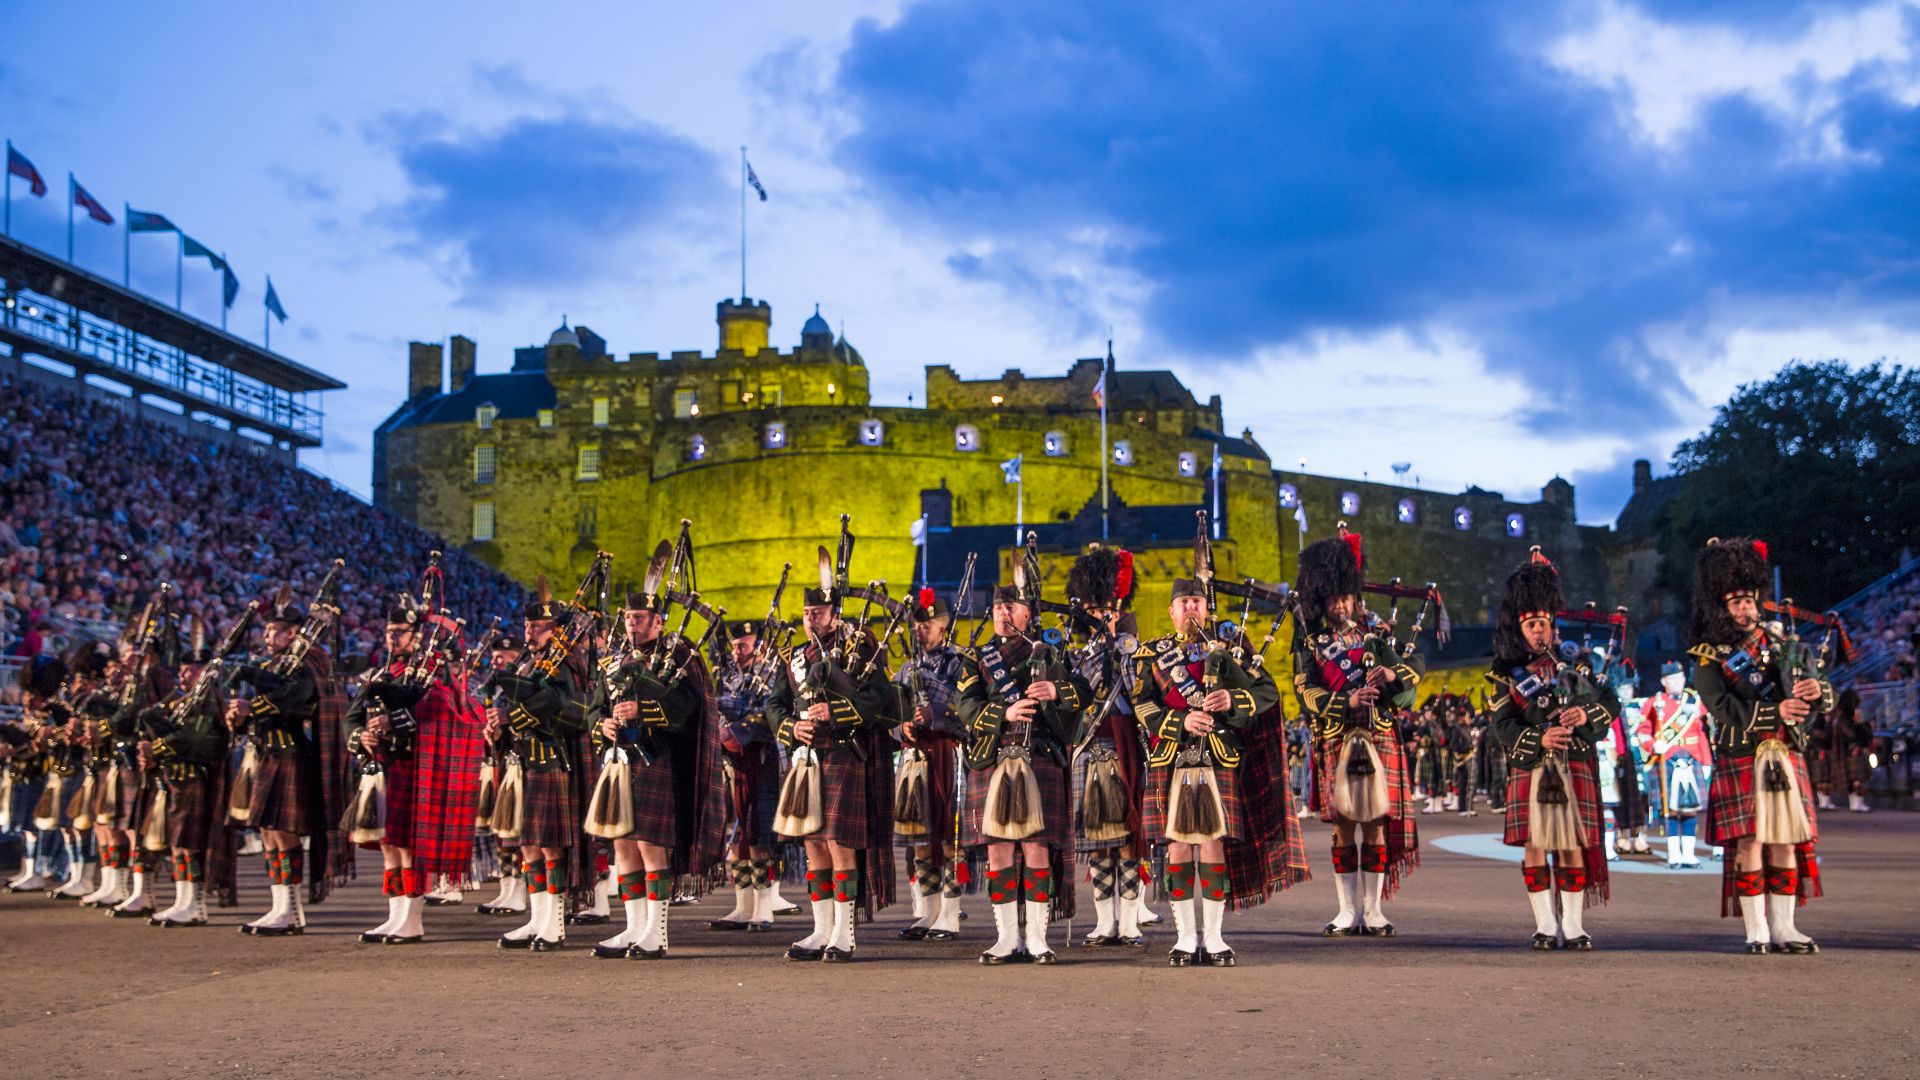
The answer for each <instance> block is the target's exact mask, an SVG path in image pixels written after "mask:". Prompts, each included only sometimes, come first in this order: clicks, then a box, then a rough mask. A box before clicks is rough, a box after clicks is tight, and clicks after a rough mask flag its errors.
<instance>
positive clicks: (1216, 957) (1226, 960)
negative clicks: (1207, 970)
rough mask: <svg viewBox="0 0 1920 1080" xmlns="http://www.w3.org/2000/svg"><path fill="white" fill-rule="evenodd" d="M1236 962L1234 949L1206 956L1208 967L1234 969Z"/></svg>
mask: <svg viewBox="0 0 1920 1080" xmlns="http://www.w3.org/2000/svg"><path fill="white" fill-rule="evenodd" d="M1234 962H1235V961H1234V955H1233V950H1232V949H1222V950H1220V951H1219V952H1210V953H1207V954H1206V964H1207V966H1208V967H1232V966H1233V965H1234Z"/></svg>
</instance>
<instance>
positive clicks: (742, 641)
mask: <svg viewBox="0 0 1920 1080" xmlns="http://www.w3.org/2000/svg"><path fill="white" fill-rule="evenodd" d="M792 569H793V566H792V564H791V563H789V564H788V565H787V566H786V567H784V568H782V570H781V572H780V584H779V586H778V587H776V588H775V589H774V591H773V603H771V604H770V605H768V607H767V617H766V620H765V621H764V622H759V623H755V622H750V621H747V620H741V621H740V622H737V623H735V624H734V625H733V626H732V627H731V628H730V632H729V635H728V641H727V643H726V646H725V648H724V649H716V659H717V663H716V666H715V668H714V680H713V681H714V689H715V696H716V698H717V704H718V707H719V710H720V724H721V733H722V735H721V740H720V744H721V749H722V750H723V751H724V752H725V754H726V760H725V769H726V776H727V777H728V782H729V790H730V792H731V793H732V800H731V807H732V814H731V818H732V820H731V829H732V837H731V844H732V850H731V853H730V854H731V858H730V859H729V866H728V869H729V870H730V871H731V873H732V877H733V910H731V911H729V912H727V913H726V914H725V915H722V916H721V917H719V918H718V919H714V920H711V921H710V922H708V923H707V926H708V927H709V928H710V929H713V930H751V931H754V932H756V933H764V932H767V931H770V930H772V929H773V917H774V915H775V914H776V912H775V910H774V907H775V897H776V887H777V883H778V880H779V879H778V875H777V874H776V873H775V869H774V848H775V845H776V844H777V843H778V842H779V840H778V837H776V836H775V835H774V832H773V818H774V813H775V811H776V810H777V809H778V806H779V801H780V744H779V743H778V742H776V741H775V740H774V737H773V729H772V727H771V726H769V725H768V723H767V696H768V695H769V694H770V693H771V692H772V690H773V685H772V684H773V664H774V656H775V653H776V652H777V649H776V642H775V638H776V637H777V636H778V635H780V634H781V633H782V632H783V630H785V629H786V628H785V627H783V626H782V625H781V622H780V600H781V598H782V597H783V596H784V595H785V594H786V590H787V574H788V573H789V572H791V571H792Z"/></svg>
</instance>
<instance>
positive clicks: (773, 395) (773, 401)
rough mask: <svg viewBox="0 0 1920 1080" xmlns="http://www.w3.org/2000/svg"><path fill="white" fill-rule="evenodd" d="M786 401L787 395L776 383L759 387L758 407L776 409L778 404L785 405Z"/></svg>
mask: <svg viewBox="0 0 1920 1080" xmlns="http://www.w3.org/2000/svg"><path fill="white" fill-rule="evenodd" d="M786 403H787V396H786V395H785V394H784V393H782V392H781V390H780V386H779V384H777V383H776V384H774V385H771V386H762V387H761V388H760V407H761V408H763V409H777V408H779V407H780V406H782V405H785V404H786Z"/></svg>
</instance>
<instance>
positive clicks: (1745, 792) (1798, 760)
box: [1707, 748, 1820, 866]
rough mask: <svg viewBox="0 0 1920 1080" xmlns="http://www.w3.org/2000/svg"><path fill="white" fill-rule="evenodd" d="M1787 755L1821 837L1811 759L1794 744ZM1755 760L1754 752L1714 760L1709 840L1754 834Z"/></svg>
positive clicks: (1802, 799) (1812, 830)
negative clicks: (1809, 772)
mask: <svg viewBox="0 0 1920 1080" xmlns="http://www.w3.org/2000/svg"><path fill="white" fill-rule="evenodd" d="M1787 759H1788V760H1789V761H1791V762H1793V775H1794V779H1795V780H1796V781H1798V783H1799V785H1800V803H1801V805H1802V806H1804V807H1806V810H1807V828H1808V830H1809V831H1810V833H1811V834H1812V836H1813V839H1814V840H1815V841H1818V840H1819V839H1820V822H1819V819H1818V818H1816V817H1815V816H1814V810H1813V807H1814V802H1813V785H1812V784H1811V783H1810V782H1809V781H1808V780H1807V759H1806V757H1805V756H1803V755H1802V754H1801V753H1800V752H1799V751H1798V750H1794V749H1791V748H1790V749H1788V750H1787ZM1753 762H1754V755H1752V754H1748V755H1747V756H1745V757H1737V758H1722V759H1719V760H1717V761H1715V762H1714V769H1713V782H1712V783H1711V784H1709V785H1708V787H1707V843H1709V844H1716V845H1719V846H1721V847H1725V846H1727V845H1729V844H1731V843H1733V842H1734V841H1736V840H1740V839H1743V838H1745V837H1748V836H1752V835H1753V829H1754V824H1753V796H1754V790H1753V784H1754V776H1753ZM1727 865H1729V866H1731V865H1733V860H1731V859H1729V860H1727Z"/></svg>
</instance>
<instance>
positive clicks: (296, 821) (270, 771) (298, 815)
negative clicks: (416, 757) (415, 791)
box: [248, 751, 394, 843]
mask: <svg viewBox="0 0 1920 1080" xmlns="http://www.w3.org/2000/svg"><path fill="white" fill-rule="evenodd" d="M254 763H255V770H254V774H253V814H252V816H251V820H250V821H249V822H248V824H249V825H251V826H253V827H254V828H258V829H278V830H280V831H281V832H290V833H295V834H298V835H300V836H306V835H307V834H308V833H309V832H311V831H312V824H313V823H312V822H311V821H309V820H308V814H307V807H308V806H310V805H312V804H311V801H310V800H309V798H308V795H309V794H310V793H309V792H308V791H307V790H306V784H305V783H304V782H303V780H302V777H301V775H300V759H299V758H298V757H296V756H294V755H293V754H270V753H267V752H265V751H260V752H257V753H256V754H254ZM393 789H394V774H393V767H392V766H388V771H387V805H388V806H389V807H391V806H392V805H393ZM387 816H388V817H392V816H393V815H392V813H391V812H389V814H388V815H387ZM387 835H388V836H389V837H391V836H392V835H393V825H392V823H391V822H389V823H388V825H387ZM387 842H388V843H394V841H392V840H388V841H387Z"/></svg>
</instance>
